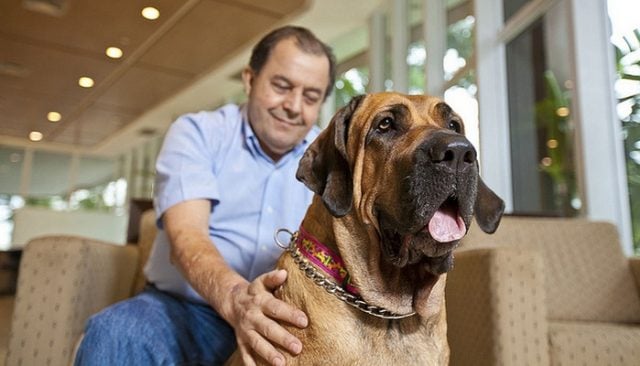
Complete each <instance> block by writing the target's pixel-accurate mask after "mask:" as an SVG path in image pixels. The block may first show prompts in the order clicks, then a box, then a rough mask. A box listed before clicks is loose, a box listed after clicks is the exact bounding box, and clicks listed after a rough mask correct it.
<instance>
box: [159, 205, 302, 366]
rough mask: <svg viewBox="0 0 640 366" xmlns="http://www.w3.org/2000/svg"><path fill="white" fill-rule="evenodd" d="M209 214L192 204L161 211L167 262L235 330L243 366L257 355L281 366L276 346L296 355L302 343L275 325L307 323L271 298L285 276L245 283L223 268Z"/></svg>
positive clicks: (270, 275) (271, 275) (292, 309)
mask: <svg viewBox="0 0 640 366" xmlns="http://www.w3.org/2000/svg"><path fill="white" fill-rule="evenodd" d="M210 211H211V204H210V202H209V201H207V200H191V201H185V202H181V203H178V204H176V205H174V206H172V207H171V208H169V209H168V210H167V211H166V212H165V214H164V215H163V222H164V227H165V230H166V232H167V235H168V236H169V239H170V241H171V260H172V261H173V263H174V264H176V265H177V266H178V268H180V270H181V272H182V273H183V275H184V276H185V278H186V279H187V281H189V283H190V284H191V286H193V288H194V289H196V291H198V293H200V295H202V297H203V298H204V299H205V300H206V301H207V302H209V304H211V306H212V307H213V308H214V309H215V310H216V311H217V312H218V314H220V315H221V316H222V317H223V318H224V319H225V320H226V321H227V322H229V324H231V326H232V327H233V328H234V330H235V332H236V339H237V342H238V350H239V351H240V353H241V356H242V360H243V362H244V364H245V365H249V366H251V365H255V360H254V357H255V356H256V355H257V356H259V357H262V358H264V359H265V360H266V361H268V362H269V363H271V364H272V365H284V356H283V355H282V354H281V353H280V352H278V351H277V350H276V346H275V345H280V346H282V347H283V348H284V349H286V350H288V351H289V352H291V353H293V354H298V353H300V351H301V350H302V343H300V340H298V339H297V338H296V337H294V336H293V335H292V334H291V333H289V332H288V331H287V330H286V329H284V328H283V327H282V326H281V325H280V324H278V323H277V322H278V321H283V322H287V323H290V324H292V325H295V326H297V327H300V328H304V327H306V326H307V323H308V320H307V316H306V315H305V314H304V313H303V312H302V311H300V310H298V309H296V308H295V307H293V306H291V305H288V304H286V303H285V302H283V301H281V300H278V299H276V298H275V296H273V291H275V289H277V288H278V287H280V286H281V285H282V284H283V283H284V282H285V281H286V279H287V272H286V271H284V270H279V271H272V272H269V273H265V274H263V275H262V276H260V277H258V278H256V279H255V280H254V281H253V282H251V283H249V282H247V280H245V279H244V278H243V277H242V276H240V275H239V274H238V273H237V272H235V271H234V270H233V269H231V268H230V267H229V266H228V265H227V263H226V262H225V260H224V258H223V257H222V255H221V254H220V252H219V251H218V249H217V248H216V246H215V243H212V241H211V238H210V237H209V214H210Z"/></svg>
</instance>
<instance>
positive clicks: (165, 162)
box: [145, 105, 318, 302]
mask: <svg viewBox="0 0 640 366" xmlns="http://www.w3.org/2000/svg"><path fill="white" fill-rule="evenodd" d="M245 116H246V113H245V112H244V110H243V109H242V108H240V107H238V106H236V105H226V106H224V107H222V108H220V109H218V110H216V111H206V112H200V113H196V114H188V115H184V116H182V117H180V118H178V120H176V122H174V123H173V124H172V125H171V127H170V129H169V131H168V132H167V135H166V137H165V141H164V144H163V146H162V150H161V151H160V154H159V156H158V161H157V164H156V172H157V176H156V186H155V192H154V205H155V209H156V215H157V218H158V220H157V222H158V227H159V229H160V230H159V231H158V234H157V236H156V239H155V243H154V246H153V249H152V251H151V254H150V257H149V261H148V262H147V265H146V267H145V275H146V276H147V279H148V280H149V281H150V282H151V283H153V284H155V286H156V287H158V288H159V289H161V290H165V291H169V292H172V293H174V294H177V295H181V296H183V297H186V298H188V299H191V300H194V301H199V302H204V300H203V299H202V297H200V295H198V294H197V293H196V292H195V291H194V290H193V288H192V287H191V286H190V285H189V284H188V283H187V282H186V280H185V279H184V277H183V276H182V274H181V273H180V272H179V271H178V269H177V268H176V267H175V266H174V265H173V264H171V263H170V261H169V253H170V249H169V240H168V237H167V235H166V232H165V231H164V230H162V222H161V220H160V218H161V217H162V215H163V213H164V212H165V211H166V210H167V209H168V208H169V207H171V206H173V205H175V204H177V203H179V202H183V201H186V200H192V199H208V200H210V201H211V203H212V213H211V216H210V219H209V235H210V236H211V239H212V240H213V242H214V243H215V245H216V247H217V248H218V250H219V251H220V253H222V256H223V257H224V259H225V260H226V261H227V263H228V264H229V265H230V266H231V268H233V269H234V270H235V271H237V272H238V273H239V274H240V275H242V276H243V277H244V278H246V279H247V280H249V281H251V280H253V279H254V278H256V277H257V276H259V275H260V274H262V273H264V272H267V271H269V270H270V269H272V268H273V267H274V264H275V261H276V259H277V258H278V256H279V255H280V254H281V253H282V249H280V248H279V247H278V246H277V245H275V242H274V239H273V234H274V232H275V230H276V229H278V228H287V229H289V230H291V231H295V230H297V228H298V226H299V225H300V222H301V220H302V218H303V216H304V213H305V212H306V209H307V207H308V205H309V203H311V198H312V196H313V193H312V192H311V191H310V190H309V189H307V188H306V187H305V186H304V185H303V184H302V183H300V182H298V181H297V180H296V178H295V173H296V170H297V168H298V162H299V160H300V158H301V157H302V154H303V153H304V150H305V149H306V148H307V146H308V145H309V143H311V142H312V140H313V139H315V138H316V136H317V135H318V129H317V128H316V127H314V128H313V129H312V130H311V131H310V132H309V133H308V134H307V136H306V138H305V140H304V141H302V143H300V144H299V145H298V146H296V147H295V148H294V149H293V150H292V151H290V152H289V153H287V154H286V155H284V156H283V157H282V158H281V159H280V160H279V161H278V162H274V161H273V160H272V159H271V158H270V157H269V156H268V155H267V154H266V153H265V152H264V151H263V150H262V148H261V147H260V144H259V142H258V139H257V137H256V136H255V135H254V133H253V130H252V129H251V126H250V124H249V123H248V122H247V119H246V117H245Z"/></svg>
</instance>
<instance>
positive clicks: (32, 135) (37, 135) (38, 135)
mask: <svg viewBox="0 0 640 366" xmlns="http://www.w3.org/2000/svg"><path fill="white" fill-rule="evenodd" d="M29 140H31V141H40V140H42V132H38V131H31V132H29Z"/></svg>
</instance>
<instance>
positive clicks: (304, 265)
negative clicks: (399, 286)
mask: <svg viewBox="0 0 640 366" xmlns="http://www.w3.org/2000/svg"><path fill="white" fill-rule="evenodd" d="M282 232H286V233H288V234H289V235H290V236H291V240H290V241H289V244H288V245H286V244H282V243H281V242H280V240H279V239H278V235H279V234H280V233H282ZM297 237H298V232H297V231H296V232H295V233H292V232H291V231H289V230H287V229H278V230H276V233H275V240H276V243H277V245H278V246H279V247H281V248H283V249H285V250H286V251H288V252H289V254H290V255H291V257H292V258H293V261H294V262H295V263H296V264H297V265H298V268H300V270H301V271H302V272H304V274H305V275H306V276H307V277H308V278H309V279H311V280H312V281H313V282H314V283H315V284H316V285H318V286H320V287H322V288H324V289H325V290H326V291H327V292H328V293H330V294H333V295H335V297H337V298H338V299H340V300H341V301H343V302H345V303H347V304H349V305H351V306H353V307H354V308H356V309H358V310H360V311H362V312H364V313H367V314H369V315H373V316H375V317H378V318H382V319H389V320H391V319H405V318H408V317H411V316H414V315H415V314H416V313H415V311H414V312H411V313H408V314H396V313H394V312H392V311H390V310H387V309H385V308H382V307H379V306H375V305H370V304H368V303H367V302H366V301H364V300H363V299H362V298H361V297H359V296H356V295H353V294H351V293H349V292H347V291H345V290H344V289H343V288H342V287H340V286H339V285H338V284H336V283H335V282H333V281H331V280H329V279H327V277H325V276H324V275H323V274H322V273H319V272H318V270H317V269H316V268H315V267H314V266H313V265H311V264H310V263H309V262H308V261H307V260H306V259H304V258H303V257H302V255H301V254H300V251H299V250H298V248H297V247H296V239H297Z"/></svg>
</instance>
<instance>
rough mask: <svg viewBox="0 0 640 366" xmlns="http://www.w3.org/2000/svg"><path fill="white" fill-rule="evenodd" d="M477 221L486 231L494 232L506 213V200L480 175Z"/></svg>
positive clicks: (476, 205) (475, 209)
mask: <svg viewBox="0 0 640 366" xmlns="http://www.w3.org/2000/svg"><path fill="white" fill-rule="evenodd" d="M474 211H475V216H476V222H477V223H478V226H480V228H481V229H482V231H484V232H485V233H489V234H493V233H494V232H495V231H496V229H497V228H498V225H499V224H500V219H501V218H502V214H503V213H504V201H503V200H502V199H501V198H500V197H498V195H496V194H495V193H494V192H493V191H492V190H491V189H490V188H489V187H487V185H486V184H484V182H483V181H482V179H481V178H480V177H478V195H477V196H476V202H475V206H474Z"/></svg>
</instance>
